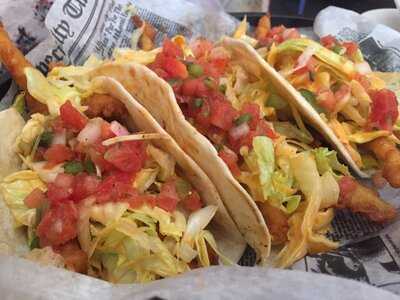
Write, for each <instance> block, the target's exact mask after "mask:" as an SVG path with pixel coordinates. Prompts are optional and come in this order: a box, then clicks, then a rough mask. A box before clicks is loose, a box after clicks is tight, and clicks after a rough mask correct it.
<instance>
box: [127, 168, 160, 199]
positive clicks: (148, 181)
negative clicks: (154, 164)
mask: <svg viewBox="0 0 400 300" xmlns="http://www.w3.org/2000/svg"><path fill="white" fill-rule="evenodd" d="M158 173H159V168H147V169H141V170H140V171H139V172H138V173H137V174H136V176H135V181H134V182H133V187H134V188H135V189H136V190H137V191H138V192H139V193H143V192H144V191H146V190H147V189H148V188H149V187H150V186H151V185H152V184H153V183H154V182H155V181H156V178H157V175H158Z"/></svg>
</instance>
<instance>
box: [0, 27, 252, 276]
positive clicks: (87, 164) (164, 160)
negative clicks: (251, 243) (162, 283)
mask: <svg viewBox="0 0 400 300" xmlns="http://www.w3.org/2000/svg"><path fill="white" fill-rule="evenodd" d="M3 34H4V33H3ZM10 47H12V45H10ZM16 51H17V50H15V49H14V50H13V51H9V52H8V55H10V54H11V55H17V56H18V55H20V54H19V53H17V52H16ZM0 52H1V51H0ZM2 54H4V53H2ZM14 58H15V57H14ZM19 58H21V59H24V58H23V57H22V56H19ZM2 61H3V62H4V61H6V62H7V59H4V57H2ZM16 61H18V59H17V60H15V59H14V60H13V62H16ZM20 65H24V67H23V69H22V72H23V73H22V74H23V75H21V76H20V77H19V78H20V79H21V80H20V81H19V83H20V86H21V87H22V88H24V87H25V88H26V90H25V92H23V93H22V94H20V95H19V96H18V97H17V98H16V101H15V104H14V106H13V107H12V108H10V109H8V110H6V111H3V112H1V113H0V120H1V122H2V128H1V131H0V134H1V136H2V145H1V147H0V161H1V163H2V170H1V172H2V173H1V182H0V192H1V201H0V203H1V214H2V223H1V229H0V234H1V237H0V239H1V240H0V241H1V246H0V249H1V251H2V253H7V254H17V255H23V256H24V257H26V258H28V259H31V260H33V261H37V262H40V263H42V264H47V265H54V266H59V267H65V268H67V269H70V270H73V271H76V272H80V273H84V274H88V275H91V276H95V277H98V278H102V279H105V280H107V281H110V282H113V283H139V282H147V281H152V280H156V279H160V278H165V277H170V276H175V275H177V274H181V273H183V272H186V271H189V270H191V269H195V268H199V267H207V266H210V265H217V264H228V265H229V264H234V263H236V262H237V261H238V260H239V258H240V257H241V255H242V253H243V251H244V249H245V246H246V242H245V241H244V239H243V237H242V235H241V234H240V232H239V231H238V229H237V226H236V224H235V223H234V222H233V220H232V219H231V217H230V216H229V214H228V212H227V210H226V209H225V207H224V205H223V203H222V201H221V199H220V196H219V194H218V192H217V190H216V188H215V187H214V185H213V184H212V182H211V181H210V179H209V178H208V177H207V176H206V174H205V173H204V172H203V171H202V170H201V169H200V168H199V166H198V165H197V164H196V163H195V162H194V161H193V160H192V159H191V158H190V157H189V156H188V155H187V154H186V153H185V152H183V151H182V149H181V148H180V147H179V146H178V144H177V143H176V142H175V141H174V140H173V139H172V138H171V136H170V135H169V134H168V133H167V132H166V131H165V130H164V129H163V128H162V127H161V126H160V125H159V124H158V123H157V122H156V121H155V119H154V118H153V117H152V116H151V115H150V114H149V113H148V112H147V111H146V110H145V109H144V107H143V106H142V105H140V104H139V103H138V102H137V101H135V99H134V98H133V97H132V96H131V95H130V94H129V93H127V92H126V91H125V90H124V88H123V87H122V85H121V84H120V83H119V82H117V81H115V80H114V79H112V78H109V77H104V76H96V77H92V78H91V79H90V81H87V82H84V83H83V82H80V84H79V83H78V82H77V83H76V84H73V83H71V82H67V81H66V80H58V81H57V80H52V79H50V78H46V77H45V76H44V75H42V74H41V73H40V72H39V71H38V70H36V69H35V68H32V67H31V66H30V65H29V63H28V62H27V61H25V64H20ZM17 69H18V68H17ZM15 70H16V69H14V71H15ZM18 70H19V69H18ZM17 72H18V71H17ZM20 74H21V73H20ZM17 78H18V77H17ZM90 98H97V101H95V102H92V103H91V102H90V101H88V99H90ZM85 99H86V101H85ZM99 99H100V100H99ZM101 99H107V101H112V103H113V105H112V106H110V105H102V103H103V102H102V100H101ZM25 101H26V102H30V104H29V108H30V111H28V113H29V114H30V116H29V117H27V121H26V122H25V120H24V118H23V117H22V116H21V113H22V114H23V115H24V116H25V117H26V111H25V110H24V102H25ZM85 102H87V103H88V106H85V105H83V104H84V103H85ZM93 103H96V104H93ZM108 104H109V103H108ZM33 107H35V108H33ZM33 110H37V111H38V110H40V111H42V112H41V113H40V112H35V113H33ZM117 112H118V113H117ZM3 215H4V216H5V217H4V218H3ZM3 244H4V245H5V246H6V247H3ZM3 248H5V250H4V251H3Z"/></svg>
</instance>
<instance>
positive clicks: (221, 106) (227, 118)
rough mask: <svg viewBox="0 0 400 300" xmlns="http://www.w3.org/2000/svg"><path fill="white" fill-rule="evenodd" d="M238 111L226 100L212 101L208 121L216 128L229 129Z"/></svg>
mask: <svg viewBox="0 0 400 300" xmlns="http://www.w3.org/2000/svg"><path fill="white" fill-rule="evenodd" d="M238 115H239V114H238V112H237V111H236V110H235V109H234V108H233V107H232V105H231V104H230V103H229V102H228V101H226V100H225V101H219V100H218V101H214V103H213V104H212V107H211V117H210V122H211V124H212V125H214V126H217V127H218V128H221V129H224V130H229V129H230V128H231V127H232V125H233V120H234V119H236V118H237V117H238Z"/></svg>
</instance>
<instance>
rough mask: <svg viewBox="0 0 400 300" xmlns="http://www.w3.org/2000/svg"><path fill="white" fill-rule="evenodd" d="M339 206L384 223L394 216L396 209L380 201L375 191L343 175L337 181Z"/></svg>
mask: <svg viewBox="0 0 400 300" xmlns="http://www.w3.org/2000/svg"><path fill="white" fill-rule="evenodd" d="M339 185H340V196H339V204H338V207H339V208H348V209H350V210H351V211H352V212H356V213H361V214H364V215H366V216H367V217H368V218H369V219H370V220H372V221H374V222H378V223H384V222H388V221H391V220H393V219H394V218H395V217H396V209H395V208H394V207H393V206H391V205H390V204H389V203H386V202H384V201H382V200H381V199H380V198H379V195H378V193H377V192H376V191H374V190H372V189H369V188H367V187H365V186H363V185H362V184H360V183H359V182H357V181H356V180H355V179H354V178H351V177H350V176H344V177H342V178H341V179H340V181H339Z"/></svg>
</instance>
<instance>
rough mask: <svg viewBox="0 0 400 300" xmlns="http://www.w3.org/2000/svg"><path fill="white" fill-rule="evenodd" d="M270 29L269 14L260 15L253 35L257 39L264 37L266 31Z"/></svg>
mask: <svg viewBox="0 0 400 300" xmlns="http://www.w3.org/2000/svg"><path fill="white" fill-rule="evenodd" d="M270 30H271V16H270V15H269V14H266V15H265V16H262V17H261V18H260V20H259V21H258V24H257V27H256V30H255V37H256V39H257V40H260V39H262V38H265V36H266V35H267V34H268V32H269V31H270Z"/></svg>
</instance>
